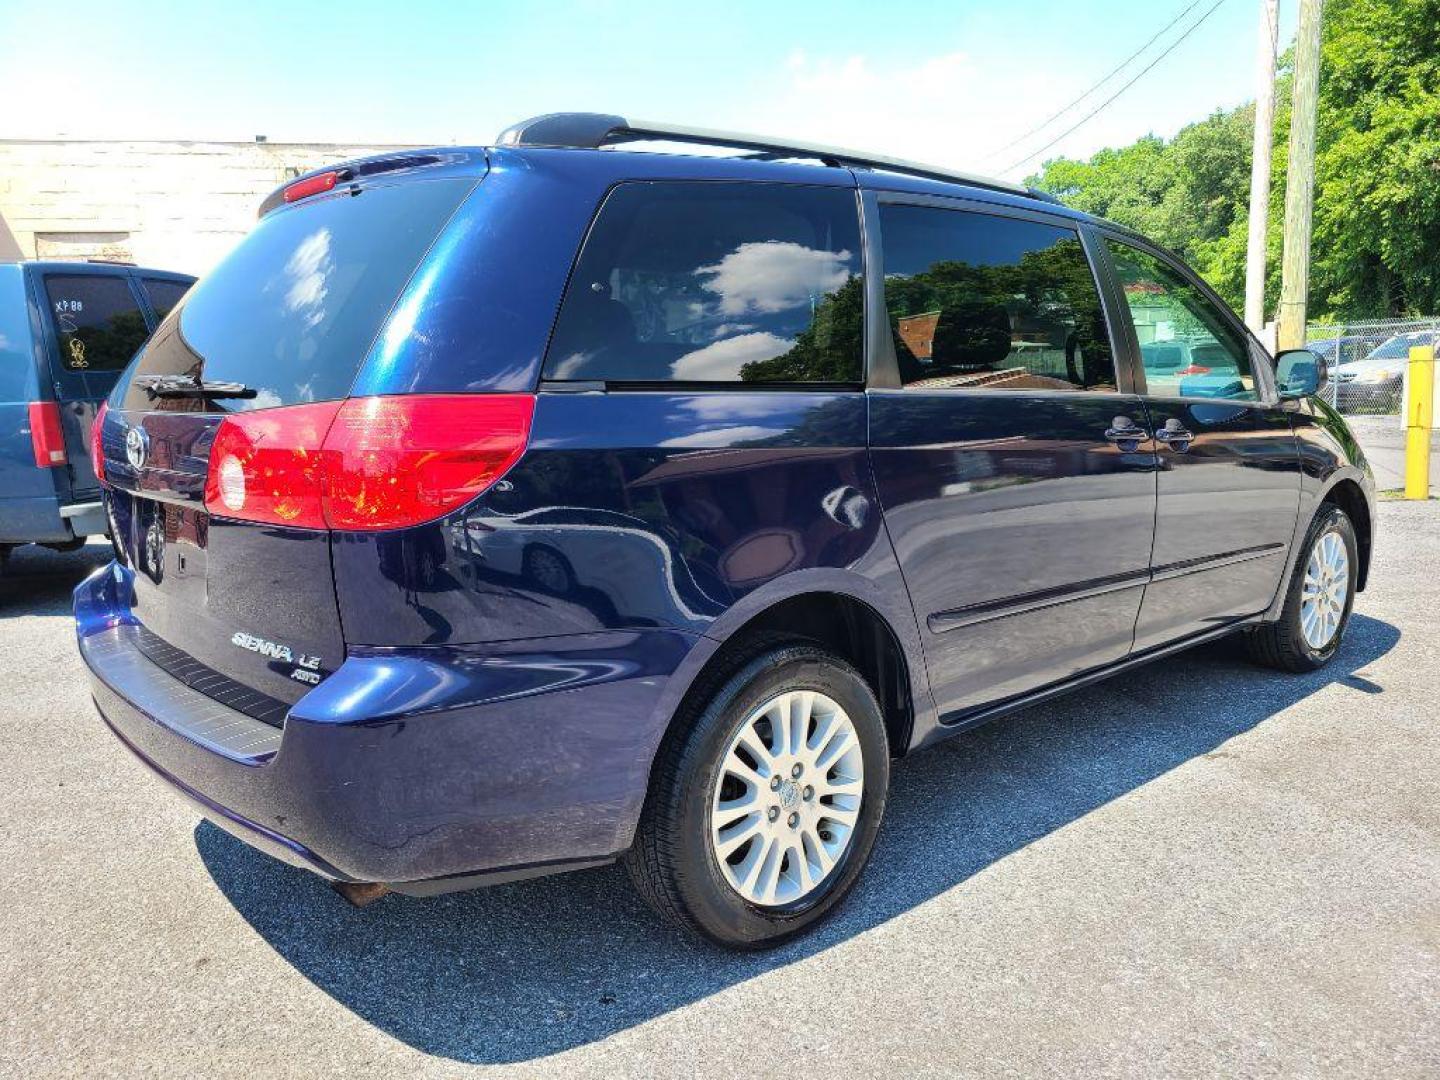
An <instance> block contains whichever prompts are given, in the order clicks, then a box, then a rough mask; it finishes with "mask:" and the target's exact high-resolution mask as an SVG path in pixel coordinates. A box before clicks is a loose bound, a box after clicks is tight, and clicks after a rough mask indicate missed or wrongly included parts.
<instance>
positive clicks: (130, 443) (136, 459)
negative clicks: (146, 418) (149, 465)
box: [125, 427, 150, 469]
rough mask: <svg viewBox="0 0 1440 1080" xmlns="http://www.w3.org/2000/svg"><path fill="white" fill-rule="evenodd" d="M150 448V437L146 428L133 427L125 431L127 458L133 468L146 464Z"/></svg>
mask: <svg viewBox="0 0 1440 1080" xmlns="http://www.w3.org/2000/svg"><path fill="white" fill-rule="evenodd" d="M149 450H150V439H149V436H147V435H146V434H145V429H144V428H138V427H132V428H131V429H130V430H129V431H127V432H126V433H125V460H126V461H128V462H130V467H131V468H132V469H140V468H143V467H144V466H145V455H146V454H147V453H148V452H149Z"/></svg>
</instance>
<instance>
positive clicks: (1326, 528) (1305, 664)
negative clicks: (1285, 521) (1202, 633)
mask: <svg viewBox="0 0 1440 1080" xmlns="http://www.w3.org/2000/svg"><path fill="white" fill-rule="evenodd" d="M1358 554H1359V547H1358V545H1357V544H1356V542H1355V526H1354V525H1353V524H1351V521H1350V518H1349V516H1348V515H1347V514H1346V513H1345V511H1344V510H1341V509H1340V508H1339V507H1338V506H1331V505H1329V504H1326V505H1325V506H1322V507H1321V508H1320V512H1319V513H1318V514H1316V515H1315V520H1314V521H1313V522H1311V523H1310V529H1309V531H1308V532H1307V533H1306V534H1305V547H1304V549H1303V550H1302V553H1301V555H1300V558H1299V560H1298V561H1297V562H1296V563H1295V570H1294V573H1293V574H1292V575H1291V578H1290V585H1289V589H1288V591H1287V592H1286V595H1285V607H1284V609H1283V610H1282V612H1281V614H1280V618H1279V619H1278V620H1276V621H1275V622H1273V623H1265V624H1263V625H1261V626H1257V627H1255V628H1254V629H1253V630H1250V631H1248V632H1247V633H1246V635H1245V641H1246V645H1247V647H1248V649H1249V652H1250V655H1251V657H1252V658H1253V659H1255V660H1256V661H1258V662H1259V663H1262V664H1264V665H1266V666H1267V667H1273V668H1279V669H1280V670H1281V671H1293V672H1304V671H1315V670H1317V669H1318V668H1322V667H1324V666H1325V665H1326V664H1328V663H1329V662H1330V660H1331V659H1332V658H1333V657H1334V655H1335V653H1336V652H1337V651H1339V648H1340V642H1341V640H1342V639H1343V638H1344V636H1345V627H1346V626H1347V625H1348V624H1349V622H1350V610H1351V608H1352V607H1353V605H1354V603H1355V582H1356V580H1357V568H1358V567H1359V558H1358Z"/></svg>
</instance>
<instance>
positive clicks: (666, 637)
mask: <svg viewBox="0 0 1440 1080" xmlns="http://www.w3.org/2000/svg"><path fill="white" fill-rule="evenodd" d="M130 580H131V577H130V571H128V570H126V569H124V568H123V567H120V566H118V565H117V564H113V563H112V564H111V565H110V566H109V567H107V568H105V569H103V570H101V571H98V572H97V573H96V574H94V575H93V576H92V577H91V578H90V579H88V580H87V581H85V582H84V583H82V584H81V585H80V586H79V587H78V588H77V589H76V591H75V615H76V631H77V634H78V638H79V646H80V652H81V655H82V657H83V658H84V660H85V662H86V665H87V667H88V668H89V672H90V683H91V691H92V694H93V695H94V699H95V704H96V706H97V708H98V709H99V711H100V714H101V716H102V717H103V718H104V720H105V723H106V724H107V726H109V727H110V729H111V730H112V731H113V732H115V734H116V736H117V737H118V738H119V740H120V742H121V743H122V745H124V746H125V747H126V748H127V749H129V750H130V752H131V753H133V754H134V755H135V756H136V757H138V758H139V759H140V760H141V761H142V762H143V763H144V764H145V765H146V766H147V767H148V768H149V769H150V770H151V771H153V772H154V773H155V774H156V775H157V776H159V777H160V778H161V779H162V780H164V781H165V782H166V783H167V784H168V785H169V786H170V787H171V788H172V789H173V790H175V791H176V792H177V793H178V794H180V795H181V796H182V797H184V798H185V799H186V800H187V801H189V802H190V803H191V805H192V806H194V807H195V809H196V810H198V811H199V812H200V813H202V814H203V815H204V816H205V817H207V818H209V819H210V820H211V821H213V822H214V823H215V824H217V825H218V826H220V827H221V828H223V829H225V830H226V831H228V832H230V833H231V834H233V835H235V836H237V837H239V838H240V839H242V840H244V841H246V842H247V843H249V844H251V845H253V846H254V847H256V848H259V849H260V850H262V851H265V852H266V853H268V854H270V855H272V856H274V857H276V858H278V859H281V860H283V861H285V862H288V863H291V864H293V865H297V866H303V867H305V868H307V869H310V870H313V871H315V872H316V873H318V874H321V875H323V876H325V877H328V878H331V879H334V880H342V881H378V882H384V883H386V884H391V885H399V886H400V887H401V888H402V889H404V890H405V891H414V892H437V891H443V890H444V888H445V887H446V879H453V881H454V882H455V883H456V884H458V885H470V884H483V883H484V882H485V880H486V879H487V878H489V877H491V876H494V877H496V878H497V879H505V878H509V877H514V876H526V874H527V873H528V872H529V871H530V870H532V869H533V870H534V871H535V872H548V871H552V870H563V869H567V868H570V867H572V866H575V865H586V864H589V863H594V862H597V861H603V860H605V859H606V858H609V857H613V856H614V855H615V854H617V853H618V852H620V851H622V850H623V849H624V848H626V847H628V846H629V843H630V839H631V836H632V834H633V832H634V826H635V822H636V820H637V818H638V816H639V811H640V807H641V804H642V802H643V799H644V792H645V786H646V783H647V780H648V775H649V766H650V761H651V759H652V757H653V754H654V750H655V747H656V746H657V745H658V743H659V739H660V736H661V734H662V732H663V729H664V722H665V721H664V716H665V714H666V713H667V712H668V707H667V706H666V704H665V700H666V697H667V686H668V683H669V680H670V676H671V675H672V674H673V673H674V672H675V671H676V669H677V668H678V667H679V666H680V664H681V663H682V661H685V660H686V658H687V656H689V654H690V653H691V650H692V646H694V645H695V643H696V640H697V639H695V638H693V637H692V636H690V635H687V634H684V633H680V632H674V631H659V630H644V631H613V632H603V633H596V634H584V635H576V636H572V637H565V638H546V639H539V640H535V641H530V642H513V643H507V644H505V645H500V646H486V647H484V648H483V649H479V648H475V649H470V648H460V647H445V648H428V649H407V650H370V651H368V652H366V653H364V654H353V655H351V656H349V657H348V658H347V659H346V661H345V663H344V664H342V665H341V667H340V668H339V670H337V671H336V672H335V673H334V674H333V675H331V676H330V677H329V678H327V679H326V680H325V682H323V683H321V684H320V686H318V687H316V688H315V689H314V690H312V691H310V693H308V694H307V695H306V696H305V697H304V698H302V699H301V700H300V701H299V702H298V703H297V704H296V705H295V706H294V707H293V708H292V709H291V712H290V714H289V716H288V718H287V719H286V721H285V724H284V727H283V728H274V727H270V726H268V725H265V724H262V723H261V722H260V721H257V720H254V719H251V718H250V717H247V716H245V715H244V714H241V713H238V712H235V711H234V710H231V709H228V708H226V707H225V706H223V705H220V704H219V703H218V702H216V701H214V700H213V699H211V698H208V697H205V696H204V695H203V694H201V693H199V692H198V691H196V690H193V689H191V688H190V687H188V686H186V685H184V684H183V683H181V682H180V681H179V680H177V679H175V678H174V677H173V676H171V675H170V674H168V673H167V672H165V671H163V670H162V669H160V668H159V667H157V666H155V665H154V664H152V663H150V661H149V660H147V659H146V658H145V657H144V656H143V655H141V654H140V653H139V652H138V651H137V650H136V648H135V646H134V640H135V638H136V636H137V634H138V627H137V626H136V625H135V622H134V620H133V618H132V616H131V615H130V611H129V603H128V597H129V595H130ZM181 644H183V643H181Z"/></svg>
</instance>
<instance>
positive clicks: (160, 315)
mask: <svg viewBox="0 0 1440 1080" xmlns="http://www.w3.org/2000/svg"><path fill="white" fill-rule="evenodd" d="M141 280H142V281H144V283H145V295H146V296H148V297H149V298H150V306H151V307H152V308H154V309H155V318H156V320H157V321H159V322H164V321H165V316H166V315H169V314H170V312H171V311H173V310H174V309H175V305H176V304H178V303H180V298H181V297H182V296H184V295H185V293H186V291H187V290H188V289H189V288H190V286H189V285H187V284H186V283H185V282H183V281H162V280H160V279H159V278H142V279H141Z"/></svg>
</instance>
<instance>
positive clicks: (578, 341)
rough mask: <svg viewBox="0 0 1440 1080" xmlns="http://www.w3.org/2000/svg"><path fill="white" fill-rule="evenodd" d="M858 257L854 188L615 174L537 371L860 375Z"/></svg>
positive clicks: (703, 378) (691, 378)
mask: <svg viewBox="0 0 1440 1080" xmlns="http://www.w3.org/2000/svg"><path fill="white" fill-rule="evenodd" d="M860 267H861V253H860V227H859V215H858V211H857V209H856V205H855V193H854V192H853V191H851V190H849V189H839V188H820V187H801V186H786V185H779V184H753V183H743V184H737V183H683V182H677V183H633V184H623V185H621V186H620V187H618V188H616V189H615V190H614V191H613V192H611V194H610V196H609V197H608V198H607V199H606V200H605V204H604V206H603V207H602V208H601V210H600V214H599V217H598V218H597V219H596V222H595V225H594V227H593V228H592V229H591V230H590V235H589V236H588V237H587V238H586V241H585V247H584V249H583V250H582V251H581V253H580V258H579V260H578V262H577V263H576V266H575V271H574V273H573V274H572V275H571V279H570V286H569V289H568V290H567V292H566V296H565V301H564V303H563V305H562V306H561V309H560V315H559V318H558V319H557V321H556V324H555V334H554V338H553V340H552V341H551V343H550V350H549V353H548V355H547V357H546V361H545V378H547V379H561V380H563V379H576V380H589V379H594V380H604V381H606V382H716V383H730V382H734V383H777V382H778V383H807V382H819V383H837V382H838V383H859V382H861V381H863V379H864V372H863V351H862V350H863V344H862V343H863V329H864V308H865V303H864V289H863V288H862V285H861V279H860Z"/></svg>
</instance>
